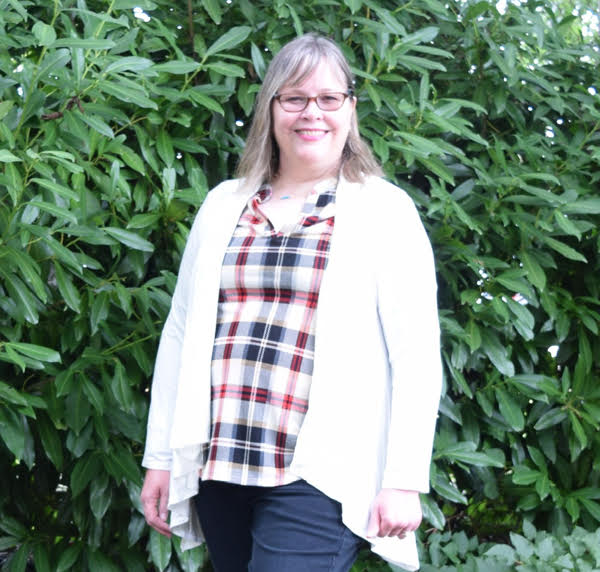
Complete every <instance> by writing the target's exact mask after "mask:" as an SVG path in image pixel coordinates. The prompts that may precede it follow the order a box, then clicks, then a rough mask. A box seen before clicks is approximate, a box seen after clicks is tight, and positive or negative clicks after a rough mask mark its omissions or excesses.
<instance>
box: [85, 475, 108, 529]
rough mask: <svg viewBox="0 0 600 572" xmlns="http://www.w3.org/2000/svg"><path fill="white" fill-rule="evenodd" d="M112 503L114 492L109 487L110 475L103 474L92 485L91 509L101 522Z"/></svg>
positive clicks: (93, 480)
mask: <svg viewBox="0 0 600 572" xmlns="http://www.w3.org/2000/svg"><path fill="white" fill-rule="evenodd" d="M111 501H112V490H111V488H110V487H109V486H108V475H107V474H106V473H101V474H100V475H99V476H97V477H96V478H94V479H92V481H91V484H90V508H91V509H92V514H93V515H94V516H95V517H96V519H97V520H101V519H102V518H103V517H104V515H105V514H106V511H107V510H108V507H109V506H110V503H111Z"/></svg>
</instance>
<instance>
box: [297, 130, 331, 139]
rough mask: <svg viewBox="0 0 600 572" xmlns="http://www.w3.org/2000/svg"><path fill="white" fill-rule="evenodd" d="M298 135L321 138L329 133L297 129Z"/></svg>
mask: <svg viewBox="0 0 600 572" xmlns="http://www.w3.org/2000/svg"><path fill="white" fill-rule="evenodd" d="M296 133H297V134H298V135H304V136H306V137H320V136H322V135H325V134H327V133H328V132H327V131H324V130H323V129H296Z"/></svg>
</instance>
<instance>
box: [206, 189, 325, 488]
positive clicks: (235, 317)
mask: <svg viewBox="0 0 600 572" xmlns="http://www.w3.org/2000/svg"><path fill="white" fill-rule="evenodd" d="M335 185H336V182H335V181H327V182H325V184H321V185H319V186H317V187H316V188H315V190H314V191H313V192H312V193H311V194H310V195H309V196H308V198H307V200H306V202H305V204H304V207H303V210H302V217H301V219H300V221H299V222H298V223H297V224H295V225H289V227H288V228H287V229H282V230H283V231H284V232H277V231H275V230H274V229H273V226H272V225H271V223H270V222H269V220H268V219H267V217H266V216H265V215H264V214H263V213H262V211H261V209H260V204H261V203H263V202H265V201H267V200H269V199H270V197H271V189H270V188H269V187H263V188H262V189H261V190H260V191H259V192H258V193H256V194H255V195H254V196H253V197H252V198H251V199H250V200H249V201H248V205H247V208H246V210H245V211H244V213H243V214H242V216H241V218H240V221H239V223H238V226H237V228H236V230H235V232H234V234H233V236H232V238H231V241H230V243H229V247H228V248H227V250H226V253H225V257H224V259H223V266H222V270H221V289H220V294H219V309H218V316H217V328H216V334H215V343H214V349H213V356H212V436H211V441H210V444H209V445H208V446H207V447H206V448H205V466H204V469H203V471H202V478H203V480H219V481H226V482H231V483H236V484H241V485H254V486H275V485H281V484H286V483H289V482H292V481H295V480H297V477H295V476H294V475H292V474H290V472H289V470H288V467H289V465H290V463H291V460H292V456H293V454H294V448H295V444H296V438H297V435H298V432H299V430H300V427H301V425H302V421H303V419H304V415H305V413H306V410H307V408H308V396H309V392H310V383H311V376H312V369H313V355H314V343H315V342H314V326H315V320H314V316H315V311H316V308H317V302H318V298H319V289H320V285H321V279H322V276H323V272H324V270H325V267H326V265H327V260H328V254H329V241H330V237H331V233H332V231H333V223H334V216H333V215H334V209H335Z"/></svg>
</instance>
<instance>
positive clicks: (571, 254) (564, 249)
mask: <svg viewBox="0 0 600 572" xmlns="http://www.w3.org/2000/svg"><path fill="white" fill-rule="evenodd" d="M541 238H542V240H543V241H544V242H545V243H546V244H547V245H548V246H549V247H550V248H552V249H553V250H556V252H558V253H559V254H562V255H563V256H564V257H565V258H568V259H569V260H575V261H577V262H587V258H586V257H585V256H584V255H583V254H581V253H579V252H577V251H576V250H575V249H574V248H571V247H570V246H567V245H566V244H565V243H564V242H560V241H558V240H556V239H555V238H552V237H550V236H542V237H541Z"/></svg>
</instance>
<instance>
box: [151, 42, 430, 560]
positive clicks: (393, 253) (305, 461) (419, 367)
mask: <svg viewBox="0 0 600 572" xmlns="http://www.w3.org/2000/svg"><path fill="white" fill-rule="evenodd" d="M353 85H354V81H353V77H352V74H351V72H350V68H349V66H348V63H347V62H346V60H345V59H344V57H343V55H342V53H341V51H340V50H339V48H338V47H337V46H336V45H335V44H334V43H333V42H332V41H330V40H328V39H326V38H324V37H321V36H317V35H312V34H308V35H305V36H302V37H300V38H297V39H295V40H293V41H292V42H290V43H289V44H287V45H286V46H285V47H284V48H283V49H282V50H281V51H280V52H279V53H278V54H277V55H276V56H275V57H274V59H273V61H272V63H271V65H270V66H269V69H268V71H267V74H266V77H265V81H264V84H263V86H262V88H261V91H260V93H259V95H258V97H257V102H256V109H255V117H254V120H253V124H252V127H251V129H250V134H249V137H248V141H247V144H246V149H245V151H244V154H243V157H242V159H241V161H240V166H239V169H238V171H239V175H240V178H239V179H236V180H231V181H226V182H224V183H222V184H221V185H219V186H218V187H217V188H215V189H214V190H213V191H212V192H210V193H209V195H208V196H207V198H206V200H205V202H204V204H203V205H202V208H201V209H200V211H199V213H198V216H197V218H196V220H195V222H194V225H193V227H192V230H191V231H190V235H189V238H188V243H187V245H186V249H185V252H184V255H183V259H182V262H181V267H180V271H179V276H178V281H177V287H176V289H175V293H174V296H173V302H172V307H171V311H170V313H169V317H168V319H167V322H166V324H165V327H164V330H163V334H162V337H161V342H160V347H159V351H158V356H157V361H156V367H155V374H154V380H153V386H152V403H151V408H150V417H149V422H148V436H147V444H146V452H145V456H144V460H143V465H144V466H145V467H146V468H147V473H146V478H145V482H144V487H143V490H142V503H143V505H144V512H145V515H146V519H147V521H148V523H149V524H150V525H151V526H153V527H154V528H155V529H156V530H158V531H159V532H161V533H162V534H166V535H170V534H171V532H173V533H175V534H178V535H180V536H182V537H183V538H184V542H183V546H184V547H191V546H195V545H197V544H198V543H199V542H200V541H202V539H203V538H205V539H206V541H207V545H208V549H209V553H210V556H211V559H212V561H213V564H214V566H215V569H216V570H218V571H225V572H229V571H231V572H234V571H238V570H239V571H242V570H254V571H260V572H269V571H273V572H275V571H277V572H280V571H282V570H285V571H288V572H289V571H294V570H311V571H316V570H335V571H346V570H349V569H350V567H351V566H352V562H353V560H354V559H355V557H356V554H357V551H358V548H359V546H360V544H361V543H362V542H364V539H368V540H369V541H370V542H371V544H372V549H373V550H374V551H376V552H377V553H379V554H381V555H382V556H383V557H384V558H386V559H387V560H389V561H390V562H394V563H396V564H399V565H401V566H404V567H405V568H407V569H409V570H415V569H416V568H417V567H418V559H417V554H416V546H415V539H414V534H413V532H414V530H416V528H417V527H418V526H419V523H420V521H421V508H420V503H419V496H418V494H419V492H427V490H428V477H429V475H428V471H429V464H430V457H431V445H432V440H433V434H434V428H435V419H436V413H437V406H438V400H439V393H440V383H441V366H440V356H439V326H438V319H437V309H436V283H435V274H434V264H433V257H432V253H431V248H430V245H429V242H428V240H427V237H426V235H425V232H424V230H423V227H422V225H421V222H420V220H419V216H418V214H417V212H416V209H415V207H414V205H413V204H412V202H411V200H410V199H409V198H408V196H407V195H406V194H405V193H404V192H403V191H402V190H400V189H398V188H397V187H394V186H393V185H391V184H389V183H387V182H385V181H384V180H383V179H381V178H380V177H379V174H380V168H379V166H378V165H377V163H376V161H375V160H374V159H373V157H372V155H371V153H370V151H369V150H368V148H367V147H366V145H365V144H364V143H363V142H362V141H361V139H360V136H359V134H358V123H357V116H356V98H355V96H354V92H353ZM199 474H200V475H201V477H200V479H198V475H199ZM167 507H168V509H169V510H170V511H171V518H170V524H167Z"/></svg>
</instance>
